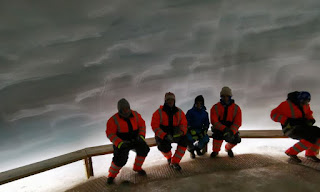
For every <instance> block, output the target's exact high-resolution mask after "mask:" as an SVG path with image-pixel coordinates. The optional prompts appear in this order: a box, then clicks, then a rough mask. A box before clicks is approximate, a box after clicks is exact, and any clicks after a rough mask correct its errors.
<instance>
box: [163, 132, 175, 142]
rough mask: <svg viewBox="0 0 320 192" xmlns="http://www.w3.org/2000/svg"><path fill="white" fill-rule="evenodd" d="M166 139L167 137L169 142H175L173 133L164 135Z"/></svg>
mask: <svg viewBox="0 0 320 192" xmlns="http://www.w3.org/2000/svg"><path fill="white" fill-rule="evenodd" d="M164 139H165V140H166V141H168V142H169V143H173V137H172V135H169V134H167V135H166V136H165V137H164Z"/></svg>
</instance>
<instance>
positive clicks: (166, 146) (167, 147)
mask: <svg viewBox="0 0 320 192" xmlns="http://www.w3.org/2000/svg"><path fill="white" fill-rule="evenodd" d="M158 149H159V151H161V152H164V153H167V152H169V151H170V150H171V144H170V143H166V142H160V143H159V144H158Z"/></svg>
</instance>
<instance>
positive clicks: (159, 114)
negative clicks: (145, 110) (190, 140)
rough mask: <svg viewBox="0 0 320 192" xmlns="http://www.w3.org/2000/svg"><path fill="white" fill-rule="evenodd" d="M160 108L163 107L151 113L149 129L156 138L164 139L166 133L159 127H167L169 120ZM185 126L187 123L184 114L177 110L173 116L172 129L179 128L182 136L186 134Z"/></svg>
mask: <svg viewBox="0 0 320 192" xmlns="http://www.w3.org/2000/svg"><path fill="white" fill-rule="evenodd" d="M162 108H163V106H160V108H159V109H157V110H156V111H155V112H154V113H153V115H152V120H151V127H152V130H153V131H154V132H155V135H156V136H158V137H160V138H161V139H164V137H165V136H166V135H167V133H166V132H165V131H164V130H162V129H161V126H169V118H168V115H167V113H166V112H165V111H163V110H162ZM187 125H188V122H187V118H186V116H185V114H184V112H183V111H182V110H181V109H180V108H178V112H176V113H175V114H174V115H173V127H179V128H180V130H181V131H182V132H183V135H185V134H186V133H187Z"/></svg>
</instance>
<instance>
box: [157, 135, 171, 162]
mask: <svg viewBox="0 0 320 192" xmlns="http://www.w3.org/2000/svg"><path fill="white" fill-rule="evenodd" d="M156 143H157V145H158V149H159V151H161V153H162V154H163V156H164V157H165V158H166V159H167V160H168V162H169V160H170V162H171V157H172V153H171V148H172V147H171V143H169V142H168V141H166V140H164V139H160V138H159V137H156Z"/></svg>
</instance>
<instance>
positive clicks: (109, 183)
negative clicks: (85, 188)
mask: <svg viewBox="0 0 320 192" xmlns="http://www.w3.org/2000/svg"><path fill="white" fill-rule="evenodd" d="M113 180H114V177H108V179H107V184H108V185H111V184H113Z"/></svg>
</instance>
